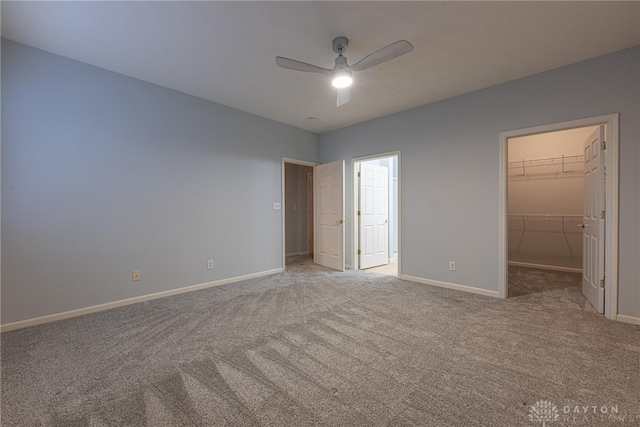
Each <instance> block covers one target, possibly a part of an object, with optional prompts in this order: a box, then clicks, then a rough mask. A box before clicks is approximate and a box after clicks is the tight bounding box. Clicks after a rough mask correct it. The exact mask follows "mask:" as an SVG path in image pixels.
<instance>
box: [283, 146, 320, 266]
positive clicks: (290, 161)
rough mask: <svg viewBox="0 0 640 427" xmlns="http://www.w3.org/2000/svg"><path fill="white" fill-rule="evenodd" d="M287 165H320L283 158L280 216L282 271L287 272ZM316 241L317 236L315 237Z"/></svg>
mask: <svg viewBox="0 0 640 427" xmlns="http://www.w3.org/2000/svg"><path fill="white" fill-rule="evenodd" d="M285 163H290V164H293V165H300V166H310V167H314V166H317V165H318V163H316V162H310V161H308V160H300V159H292V158H290V157H282V166H281V168H282V171H281V174H282V177H281V182H282V184H281V185H280V187H281V195H280V200H282V203H281V204H280V209H281V212H280V216H281V220H282V270H283V271H284V270H286V268H287V255H286V252H287V248H286V244H287V240H286V235H285V233H286V232H287V226H286V224H285V206H286V204H285V202H286V200H285V185H286V181H285V179H284V168H285V166H284V164H285ZM314 239H315V236H314Z"/></svg>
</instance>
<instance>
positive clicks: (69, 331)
mask: <svg viewBox="0 0 640 427" xmlns="http://www.w3.org/2000/svg"><path fill="white" fill-rule="evenodd" d="M528 275H529V276H531V275H532V276H533V277H534V278H535V281H536V282H537V283H538V284H539V285H542V286H538V287H534V286H532V285H523V284H522V283H530V282H527V281H526V280H525V279H526V276H528ZM560 276H562V274H560V275H558V274H555V273H545V272H541V271H540V270H524V269H514V270H512V271H511V272H510V280H511V288H512V289H511V291H512V292H513V295H514V297H513V298H509V299H507V300H499V299H494V298H489V297H482V296H477V295H472V294H468V293H462V292H457V291H452V290H447V289H441V288H436V287H430V286H426V285H421V284H415V283H409V282H404V281H402V280H399V279H397V278H395V277H388V276H382V275H378V274H374V273H366V272H354V271H348V272H345V273H338V272H333V271H329V270H327V269H324V268H320V267H316V266H313V265H311V264H309V263H307V262H304V260H302V259H295V260H293V264H292V265H291V266H290V267H289V270H288V271H286V272H285V273H282V274H277V275H273V276H269V277H265V278H260V279H254V280H249V281H246V282H242V283H236V284H230V285H226V286H221V287H217V288H211V289H207V290H203V291H198V292H192V293H189V294H183V295H178V296H174V297H169V298H165V299H161V300H155V301H150V302H146V303H141V304H136V305H131V306H127V307H122V308H118V309H113V310H110V311H106V312H101V313H96V314H91V315H87V316H83V317H77V318H74V319H68V320H64V321H60V322H56V323H50V324H47V325H40V326H36V327H32V328H28V329H23V330H19V331H14V332H9V333H4V334H2V396H1V398H2V425H4V426H39V425H42V426H52V425H53V426H65V427H70V426H93V427H99V426H100V427H102V426H154V427H155V426H160V427H162V426H222V425H233V426H258V425H271V426H314V425H323V426H404V425H422V426H533V425H538V426H540V425H542V424H541V423H534V422H531V421H530V420H529V418H528V413H529V408H530V405H532V404H534V403H535V402H537V401H539V400H542V399H548V400H551V401H552V402H554V403H555V404H556V405H558V408H559V409H560V410H561V408H562V407H563V406H565V405H569V406H574V405H598V406H600V405H609V406H611V405H616V406H617V407H618V409H619V412H620V415H621V416H622V415H625V416H627V417H629V416H633V415H637V416H638V417H640V401H639V400H640V328H639V327H636V326H631V325H625V324H621V323H616V322H611V321H608V320H605V319H604V318H602V317H601V316H599V315H596V314H594V313H593V312H591V311H590V310H587V309H585V308H586V306H585V301H584V298H583V297H582V296H581V294H580V289H579V283H578V282H577V281H576V280H571V277H570V275H569V276H567V275H565V276H562V277H564V278H562V277H561V278H560V279H558V277H560ZM554 277H555V278H554ZM574 279H575V278H574ZM554 280H555V281H556V282H558V283H556V285H552V284H551V282H553V281H554ZM561 415H562V414H561ZM638 419H639V420H640V418H638ZM547 425H549V426H553V427H555V426H557V425H604V424H602V423H601V422H600V421H598V420H597V419H594V420H583V422H579V423H577V424H576V423H568V422H565V421H563V419H562V418H561V419H560V420H558V421H556V422H554V423H553V424H551V423H548V424H547ZM607 425H622V424H621V423H617V424H607ZM624 425H633V424H629V423H627V424H624ZM635 425H638V424H635Z"/></svg>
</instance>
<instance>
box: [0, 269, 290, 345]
mask: <svg viewBox="0 0 640 427" xmlns="http://www.w3.org/2000/svg"><path fill="white" fill-rule="evenodd" d="M283 271H284V269H282V268H276V269H273V270H267V271H261V272H259V273H252V274H246V275H244V276H237V277H231V278H228V279H221V280H216V281H214V282H207V283H201V284H199V285H192V286H187V287H184V288H178V289H171V290H169V291H163V292H157V293H154V294H148V295H141V296H139V297H133V298H127V299H123V300H119V301H113V302H108V303H105V304H99V305H93V306H91V307H85V308H79V309H77V310H71V311H65V312H63V313H57V314H50V315H47V316H42V317H34V318H33V319H27V320H20V321H18V322H12V323H6V324H4V325H0V332H8V331H15V330H16V329H22V328H27V327H29V326H35V325H40V324H42V323H49V322H55V321H56V320H62V319H68V318H70V317H76V316H82V315H84V314H90V313H96V312H98V311H104V310H109V309H112V308H116V307H122V306H125V305H130V304H136V303H138V302H144V301H150V300H154V299H158V298H164V297H168V296H171V295H178V294H183V293H186V292H193V291H198V290H200V289H206V288H211V287H214V286H221V285H226V284H229V283H235V282H241V281H243V280H249V279H255V278H256V277H262V276H269V275H271V274H276V273H282V272H283Z"/></svg>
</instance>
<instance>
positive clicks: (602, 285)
mask: <svg viewBox="0 0 640 427" xmlns="http://www.w3.org/2000/svg"><path fill="white" fill-rule="evenodd" d="M600 287H601V288H604V279H600Z"/></svg>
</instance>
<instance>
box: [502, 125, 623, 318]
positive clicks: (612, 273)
mask: <svg viewBox="0 0 640 427" xmlns="http://www.w3.org/2000/svg"><path fill="white" fill-rule="evenodd" d="M618 123H619V117H618V113H614V114H607V115H603V116H597V117H589V118H585V119H578V120H571V121H567V122H562V123H553V124H549V125H543V126H534V127H530V128H526V129H517V130H511V131H507V132H500V137H499V143H500V146H499V163H500V164H499V179H500V182H499V198H498V209H499V213H498V215H499V224H498V226H499V235H498V239H499V246H498V268H499V274H498V292H499V294H500V298H506V297H507V265H508V259H507V245H508V242H507V239H508V230H507V227H508V221H507V218H508V206H507V185H508V184H507V179H508V177H507V162H508V160H509V159H508V158H507V141H508V139H509V138H515V137H521V136H527V135H535V134H540V133H546V132H556V131H560V130H567V129H575V128H581V127H587V126H598V125H605V126H606V136H605V139H606V141H607V159H606V168H607V171H614V172H612V173H608V174H607V184H606V201H605V210H606V212H607V221H606V233H605V234H606V236H607V237H606V241H605V261H604V262H605V274H606V280H605V283H606V285H605V300H604V315H605V317H607V318H608V319H611V320H616V317H617V313H618V236H619V234H618V233H619V230H618V215H619V202H618V187H619V170H620V168H619V153H618V150H619V138H620V136H619V135H620V134H619V127H618Z"/></svg>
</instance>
